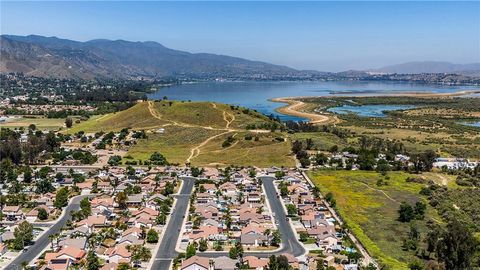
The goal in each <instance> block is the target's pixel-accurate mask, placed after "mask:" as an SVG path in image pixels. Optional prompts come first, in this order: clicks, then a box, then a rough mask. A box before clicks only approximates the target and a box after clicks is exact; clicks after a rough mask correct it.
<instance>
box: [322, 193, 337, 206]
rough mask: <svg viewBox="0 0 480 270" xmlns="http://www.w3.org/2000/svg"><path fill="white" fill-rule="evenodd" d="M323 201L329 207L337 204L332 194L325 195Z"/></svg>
mask: <svg viewBox="0 0 480 270" xmlns="http://www.w3.org/2000/svg"><path fill="white" fill-rule="evenodd" d="M325 200H326V201H327V202H328V203H329V204H330V206H332V207H335V205H337V202H336V201H335V198H334V197H333V193H332V192H328V193H327V194H326V195H325Z"/></svg>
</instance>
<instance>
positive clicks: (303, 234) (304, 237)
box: [300, 231, 308, 242]
mask: <svg viewBox="0 0 480 270" xmlns="http://www.w3.org/2000/svg"><path fill="white" fill-rule="evenodd" d="M307 240H308V233H307V232H303V231H302V232H300V242H306V241H307Z"/></svg>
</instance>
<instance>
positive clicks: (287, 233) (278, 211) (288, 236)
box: [197, 176, 305, 258]
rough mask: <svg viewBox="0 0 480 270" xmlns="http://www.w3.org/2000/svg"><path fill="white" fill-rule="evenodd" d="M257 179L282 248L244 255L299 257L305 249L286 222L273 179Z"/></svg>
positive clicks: (221, 254)
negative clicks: (279, 236) (263, 191)
mask: <svg viewBox="0 0 480 270" xmlns="http://www.w3.org/2000/svg"><path fill="white" fill-rule="evenodd" d="M259 179H261V180H262V182H263V187H264V189H265V193H266V195H267V198H268V202H269V203H270V207H271V208H272V212H273V213H274V214H275V215H274V216H275V220H276V221H277V227H278V230H279V231H280V233H281V235H282V247H281V249H279V250H276V251H274V252H268V251H264V252H255V251H253V252H249V251H247V250H245V256H246V255H252V256H257V257H269V256H271V255H280V254H282V253H288V254H292V255H294V256H300V255H302V254H303V253H305V249H304V248H303V246H302V245H301V244H300V243H299V242H298V239H297V238H296V236H295V234H294V232H293V230H292V227H291V226H290V223H289V222H288V221H287V220H286V218H287V215H286V214H285V210H284V209H283V207H282V203H281V202H280V199H279V198H277V191H276V189H275V186H274V184H273V181H274V180H275V178H274V177H271V176H261V177H259ZM197 255H198V256H205V257H209V258H214V257H220V256H228V250H225V251H222V252H208V253H203V254H202V253H201V252H198V253H197Z"/></svg>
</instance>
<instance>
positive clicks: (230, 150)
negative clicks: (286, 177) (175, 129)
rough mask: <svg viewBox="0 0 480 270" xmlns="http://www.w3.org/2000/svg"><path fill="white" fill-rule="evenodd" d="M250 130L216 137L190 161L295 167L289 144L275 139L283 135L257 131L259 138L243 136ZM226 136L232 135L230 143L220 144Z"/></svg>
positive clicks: (195, 162) (194, 162)
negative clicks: (226, 144) (232, 138)
mask: <svg viewBox="0 0 480 270" xmlns="http://www.w3.org/2000/svg"><path fill="white" fill-rule="evenodd" d="M246 134H249V132H232V133H230V134H225V135H222V136H220V137H217V138H215V139H213V140H212V141H210V142H209V143H208V144H206V145H205V146H204V147H203V148H201V152H200V154H199V155H198V157H196V158H194V159H192V164H194V165H198V166H204V165H210V166H212V165H217V164H218V165H239V166H257V167H271V166H279V167H280V166H285V167H294V166H295V161H294V158H293V156H291V151H290V148H291V145H290V142H289V141H288V140H287V141H282V142H281V141H278V140H275V138H277V137H278V138H283V134H281V133H258V134H253V133H250V134H251V135H253V136H258V137H259V140H258V141H255V140H254V139H252V140H245V135H246ZM227 136H234V138H235V141H234V142H233V143H232V145H231V146H228V147H222V143H223V142H224V141H225V139H226V137H227Z"/></svg>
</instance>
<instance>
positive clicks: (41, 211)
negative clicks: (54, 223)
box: [37, 208, 48, 220]
mask: <svg viewBox="0 0 480 270" xmlns="http://www.w3.org/2000/svg"><path fill="white" fill-rule="evenodd" d="M37 217H38V219H40V220H46V219H47V218H48V213H47V210H45V209H44V208H38V214H37Z"/></svg>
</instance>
